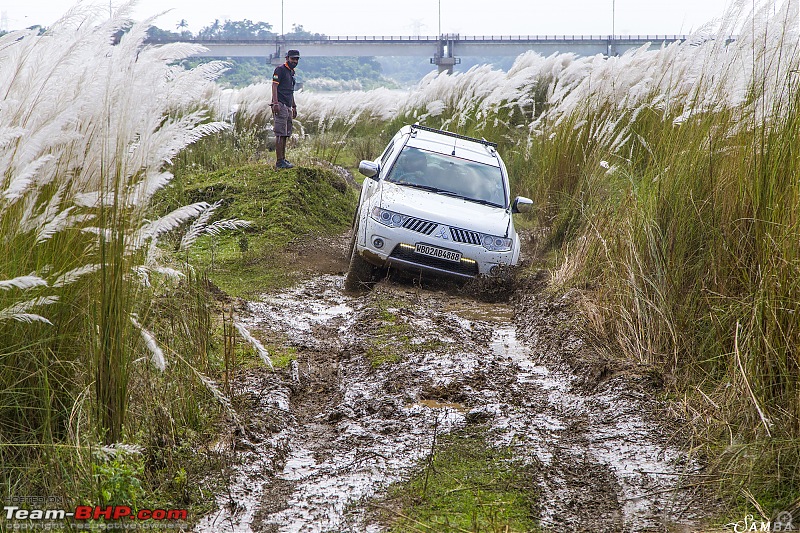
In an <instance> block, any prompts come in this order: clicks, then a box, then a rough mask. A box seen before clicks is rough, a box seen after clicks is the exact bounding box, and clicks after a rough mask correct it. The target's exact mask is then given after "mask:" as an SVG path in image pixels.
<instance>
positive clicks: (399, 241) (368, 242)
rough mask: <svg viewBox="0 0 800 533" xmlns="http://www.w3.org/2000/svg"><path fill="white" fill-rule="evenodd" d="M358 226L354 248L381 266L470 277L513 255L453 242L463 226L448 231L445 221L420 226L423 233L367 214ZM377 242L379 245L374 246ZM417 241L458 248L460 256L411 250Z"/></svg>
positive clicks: (496, 266)
mask: <svg viewBox="0 0 800 533" xmlns="http://www.w3.org/2000/svg"><path fill="white" fill-rule="evenodd" d="M362 227H363V228H364V232H363V234H362V235H361V237H362V238H363V240H362V239H358V241H359V242H357V249H358V252H359V254H360V255H361V256H362V257H363V258H364V259H365V260H366V261H369V262H370V263H372V264H374V265H377V266H381V267H386V266H394V267H397V268H400V269H403V270H418V271H426V272H431V273H434V274H442V275H448V276H455V277H460V278H474V277H477V276H479V275H484V276H491V275H493V268H494V270H498V269H499V267H501V266H503V265H511V264H512V262H513V259H514V252H513V249H512V250H510V251H507V252H492V251H489V250H487V249H486V248H484V247H483V246H482V245H480V244H472V243H469V242H457V241H456V240H454V238H461V239H466V238H467V237H465V236H464V235H463V232H464V231H465V230H455V231H454V232H451V231H450V228H449V227H448V226H446V225H437V226H434V227H433V229H430V228H429V227H423V228H422V229H423V230H424V231H425V232H424V233H423V232H419V231H413V230H410V229H407V228H404V227H394V228H392V227H388V226H384V225H383V224H380V223H379V222H377V221H375V220H373V219H371V218H369V217H367V219H366V220H365V221H364V224H363V226H362ZM443 229H444V231H443ZM380 242H382V246H376V243H380ZM417 243H422V244H427V245H430V246H435V247H437V248H442V249H445V250H449V251H453V252H459V253H460V254H461V260H460V261H457V262H456V261H450V260H447V259H441V258H438V257H431V256H428V255H423V254H419V253H417V252H416V251H415V245H416V244H417Z"/></svg>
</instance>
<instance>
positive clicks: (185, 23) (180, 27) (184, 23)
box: [175, 19, 189, 33]
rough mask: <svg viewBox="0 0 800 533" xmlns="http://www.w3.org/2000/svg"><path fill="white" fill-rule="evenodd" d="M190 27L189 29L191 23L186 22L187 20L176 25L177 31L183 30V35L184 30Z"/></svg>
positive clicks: (182, 20)
mask: <svg viewBox="0 0 800 533" xmlns="http://www.w3.org/2000/svg"><path fill="white" fill-rule="evenodd" d="M188 27H189V23H188V22H186V19H181V21H180V22H178V23H177V24H176V25H175V29H177V30H181V33H183V31H182V30H183V29H184V28H188Z"/></svg>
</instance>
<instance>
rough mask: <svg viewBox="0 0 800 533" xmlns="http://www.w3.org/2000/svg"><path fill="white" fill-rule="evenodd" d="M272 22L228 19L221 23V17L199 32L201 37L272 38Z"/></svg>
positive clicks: (273, 35)
mask: <svg viewBox="0 0 800 533" xmlns="http://www.w3.org/2000/svg"><path fill="white" fill-rule="evenodd" d="M271 30H272V24H270V23H269V22H253V21H252V20H249V19H245V20H226V21H225V22H224V23H223V24H220V22H219V19H217V20H215V21H214V22H213V23H212V24H211V25H210V26H206V27H205V28H203V29H202V30H200V32H199V33H198V34H197V37H198V38H200V39H240V40H247V39H271V38H273V37H275V34H274V33H272V31H271Z"/></svg>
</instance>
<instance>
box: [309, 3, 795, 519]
mask: <svg viewBox="0 0 800 533" xmlns="http://www.w3.org/2000/svg"><path fill="white" fill-rule="evenodd" d="M732 36H735V39H732ZM798 37H799V36H798V5H797V2H796V0H788V1H785V2H783V3H775V2H771V1H770V2H766V1H765V2H744V1H739V2H735V3H734V4H733V5H732V6H731V7H730V8H729V10H728V11H727V12H726V13H725V14H724V15H723V16H722V17H721V19H720V20H718V21H716V22H714V23H710V24H709V25H707V26H706V27H703V28H701V29H700V31H698V32H697V33H696V35H694V36H692V38H691V39H690V40H689V41H687V42H684V43H674V44H671V45H668V46H664V47H662V48H657V49H653V48H650V47H643V48H641V49H638V50H633V51H630V52H627V53H625V54H623V55H622V56H619V57H610V58H607V57H602V56H595V57H584V58H578V57H575V56H573V55H571V54H558V55H553V56H550V57H547V58H544V57H541V56H538V55H536V54H534V53H528V54H523V55H522V56H520V57H519V58H518V59H517V61H516V63H515V65H514V66H513V68H512V69H511V70H509V71H508V72H501V71H495V70H491V69H490V68H489V67H476V68H474V69H471V70H470V71H468V72H465V73H460V74H455V75H452V76H447V75H433V74H432V75H430V76H428V77H427V78H425V79H423V80H422V81H421V82H420V84H419V85H418V86H417V87H416V88H415V89H414V90H412V91H410V92H409V93H408V94H407V95H404V96H403V95H399V94H398V93H390V92H374V91H373V92H369V93H363V94H358V93H350V94H347V95H343V96H341V97H339V98H320V97H315V96H313V95H305V94H302V93H301V94H300V95H298V98H297V99H298V106H299V107H300V109H301V111H302V113H301V115H302V117H303V120H306V122H307V123H313V122H316V123H317V124H319V126H317V127H316V130H317V131H322V130H325V131H328V132H337V131H338V132H339V133H340V135H342V136H343V137H344V138H346V139H348V140H349V141H348V142H351V143H355V142H356V139H357V138H358V137H359V136H363V135H369V134H372V135H376V134H378V133H380V134H381V135H384V136H385V135H386V134H388V133H392V132H394V131H396V129H397V127H399V125H400V124H402V123H409V122H415V121H420V122H423V123H426V124H428V125H432V126H440V127H444V128H448V129H451V130H454V131H459V132H461V133H465V134H470V135H477V136H481V135H483V136H486V137H487V138H491V139H493V140H496V141H499V143H500V145H501V149H502V150H503V153H504V156H505V158H506V161H507V163H508V165H509V168H510V170H511V174H512V180H513V184H512V185H513V186H514V187H515V189H516V190H518V191H521V192H523V193H527V194H529V195H530V196H532V197H533V198H535V199H536V201H537V203H538V218H539V222H540V223H541V224H542V225H543V226H544V227H545V228H547V229H548V231H549V236H550V237H549V244H550V247H551V250H553V251H555V252H556V256H557V257H558V260H557V261H558V262H557V264H555V265H553V270H554V271H555V272H557V273H558V276H556V277H554V283H557V284H558V286H559V287H576V288H579V289H580V290H583V291H584V292H586V294H587V296H588V297H589V298H587V299H585V300H586V301H588V300H591V301H593V302H594V307H593V309H594V310H601V311H602V315H603V316H602V320H601V321H599V322H598V323H597V327H598V328H599V329H600V330H601V331H600V333H601V334H603V335H605V336H607V337H608V339H609V341H610V346H611V347H612V349H611V352H612V354H611V355H612V356H614V357H620V358H627V359H630V360H633V361H636V362H639V363H644V364H648V365H653V366H654V367H656V368H659V369H661V370H662V372H663V373H664V375H665V376H666V377H667V378H668V379H667V382H669V383H672V384H673V386H674V387H675V389H674V390H675V391H676V392H679V393H680V396H681V397H682V398H685V401H684V402H683V404H682V405H683V409H684V412H685V414H686V415H687V416H688V418H689V419H690V421H693V422H694V423H695V426H694V427H695V429H696V431H697V435H698V436H700V437H701V438H700V441H699V442H700V443H701V444H702V445H703V446H704V448H703V449H704V450H705V451H706V452H707V457H708V459H709V461H710V463H711V464H712V465H714V466H715V467H716V468H717V471H718V472H720V473H722V474H723V475H724V479H725V482H724V483H723V484H722V485H724V486H727V487H731V488H736V489H738V488H747V489H748V490H750V491H751V492H752V493H753V494H756V496H758V497H760V496H762V495H763V496H764V498H766V499H767V500H768V501H771V502H774V503H775V505H779V504H785V503H787V502H788V501H789V500H790V499H791V498H793V497H794V498H796V497H797V496H798V495H800V484H798V479H800V476H798V475H797V474H798V469H799V468H800V355H798V354H799V353H800V352H799V351H798V348H799V347H800V321H798V318H797V317H798V316H800V294H798V289H799V287H798V284H799V283H800V281H798V280H800V261H799V258H798V253H800V228H798V218H799V215H800V212H799V211H800V203H798V200H800V198H798V195H799V194H800V177H799V176H800V173H799V172H798V171H799V170H800V169H798V146H800V143H798V141H800V139H798V126H800V124H799V123H798V122H800V117H799V116H798V105H799V104H800V100H798V98H800V92H798V86H799V85H800V75H799V74H798V72H799V71H800V59H799V57H798V53H799V52H800V51H799V50H798V42H799V41H798ZM326 128H327V129H326ZM375 155H377V154H375ZM373 157H374V156H373ZM555 288H558V287H555Z"/></svg>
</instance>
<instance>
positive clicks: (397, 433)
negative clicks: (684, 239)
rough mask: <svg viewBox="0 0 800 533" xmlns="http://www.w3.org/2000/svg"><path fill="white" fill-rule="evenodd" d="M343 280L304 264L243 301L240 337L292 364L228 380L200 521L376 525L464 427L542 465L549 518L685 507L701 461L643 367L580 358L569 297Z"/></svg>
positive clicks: (657, 521) (544, 516) (680, 515)
mask: <svg viewBox="0 0 800 533" xmlns="http://www.w3.org/2000/svg"><path fill="white" fill-rule="evenodd" d="M342 255H343V254H342ZM334 270H335V269H334ZM341 285H342V276H341V275H337V274H334V273H327V274H321V275H316V276H314V277H311V278H310V279H308V280H307V281H305V282H303V283H301V284H299V285H298V286H296V287H294V288H292V289H290V290H288V291H284V292H282V293H280V294H272V295H265V296H264V297H263V299H262V300H260V301H257V302H247V303H246V305H244V306H243V308H242V310H241V315H242V316H241V319H242V320H243V321H244V322H246V324H247V326H248V327H249V328H250V329H251V331H258V332H259V333H260V336H261V337H263V338H276V339H285V344H286V345H287V346H290V347H292V348H294V349H295V350H296V360H295V363H293V364H292V365H290V366H289V367H288V368H286V369H284V370H280V371H277V372H275V373H273V372H270V371H269V369H250V370H248V371H247V372H246V373H243V374H240V375H239V376H238V378H237V384H236V387H235V388H236V390H238V391H239V394H238V396H237V398H236V402H235V404H236V406H237V408H238V409H239V410H240V419H241V420H242V422H243V424H244V426H245V428H244V429H245V430H244V433H243V434H241V435H239V436H237V437H235V438H233V442H231V443H228V444H229V445H230V446H233V447H235V449H236V450H237V454H236V457H237V462H236V465H235V467H234V469H233V472H232V475H231V478H230V483H229V486H227V487H224V488H221V489H220V494H219V496H218V501H217V503H218V504H219V510H218V511H217V512H215V513H212V514H211V515H209V516H207V517H205V518H204V519H203V521H202V522H201V523H200V524H199V525H198V528H197V530H198V531H266V532H289V531H292V532H294V531H308V532H328V531H342V532H344V531H353V532H364V531H368V532H373V531H374V532H377V531H383V530H385V528H386V524H380V523H374V520H376V518H375V517H376V516H377V515H376V514H375V513H372V512H370V511H371V510H372V508H373V504H374V502H375V501H377V500H376V499H378V498H380V496H381V495H382V494H383V491H384V490H385V489H386V487H388V486H389V485H390V484H391V483H393V482H396V481H401V480H404V479H407V478H408V476H409V475H410V474H411V473H412V472H413V471H414V469H415V468H418V467H419V465H420V463H421V462H422V461H423V460H424V458H425V457H426V456H427V454H428V453H429V451H430V448H431V443H432V441H433V439H434V434H435V433H438V434H441V433H445V432H449V431H452V430H454V429H456V428H460V427H464V426H465V425H469V424H480V425H481V427H484V428H485V430H486V433H487V440H488V442H490V443H492V444H494V445H497V446H504V447H511V448H512V449H513V450H514V453H515V455H516V456H517V457H518V458H519V459H520V460H522V461H524V462H526V463H527V464H530V465H531V466H532V467H533V470H534V471H535V472H538V476H537V478H538V479H537V480H536V481H537V485H538V486H539V487H540V490H541V498H540V500H541V504H540V505H541V508H540V510H539V512H540V523H541V525H542V527H543V529H545V530H554V531H555V530H557V531H647V530H657V531H664V530H665V529H669V530H673V529H681V528H682V527H687V526H688V525H689V524H691V523H692V522H693V521H694V520H696V519H697V518H698V517H699V513H700V512H701V511H702V509H698V508H697V507H696V506H697V503H696V500H697V498H696V497H695V495H694V494H693V493H692V492H691V490H689V489H684V488H682V487H684V486H690V485H691V484H690V483H689V482H687V479H689V476H691V474H692V473H694V472H695V471H696V470H697V468H698V467H697V465H695V464H693V463H692V462H691V461H689V460H688V459H687V458H686V457H685V454H684V453H682V452H681V451H680V449H678V448H677V447H675V445H674V443H672V442H671V441H670V440H669V437H670V435H671V433H670V431H668V430H666V429H665V427H664V426H663V425H662V424H660V423H659V421H658V420H656V419H655V418H654V417H653V416H652V413H654V412H655V411H654V409H655V406H654V405H653V404H652V403H651V400H650V399H649V396H650V394H649V392H648V386H647V384H646V383H642V379H643V378H642V377H641V376H638V375H635V373H626V372H616V373H615V372H614V371H609V369H608V363H607V362H603V361H602V360H600V359H599V358H597V357H595V356H594V355H592V354H593V353H594V352H593V351H592V350H591V347H590V346H588V345H587V343H586V342H585V341H584V340H583V338H582V337H581V335H580V333H579V332H578V331H576V330H574V329H573V326H575V325H576V322H575V320H574V319H573V318H572V315H571V314H570V313H574V312H573V311H570V309H572V307H571V306H570V305H569V297H568V296H567V297H564V298H561V299H547V298H543V297H540V296H538V295H537V294H538V292H537V291H536V290H535V288H534V287H528V288H527V289H524V290H519V291H517V293H516V294H515V295H514V297H513V298H511V300H509V301H508V302H505V303H485V302H482V301H479V300H478V299H475V298H473V297H469V296H463V295H459V294H455V293H454V291H452V290H450V291H448V290H443V289H434V290H429V289H427V288H426V289H419V288H416V287H415V286H414V284H413V283H410V282H409V281H407V280H406V281H391V280H387V281H383V282H381V283H379V284H378V285H377V286H376V287H375V288H374V289H373V290H372V291H370V292H368V293H364V294H347V293H344V292H343V291H342V289H341ZM587 354H588V355H587ZM381 357H384V358H387V359H388V360H386V361H383V362H381V361H380V358H381ZM376 358H378V359H376ZM378 363H380V364H378Z"/></svg>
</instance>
